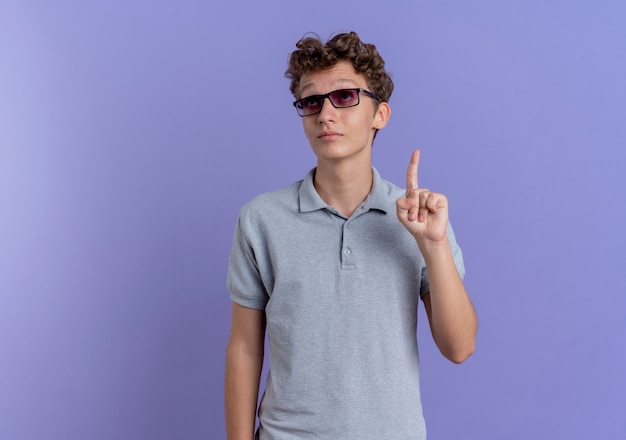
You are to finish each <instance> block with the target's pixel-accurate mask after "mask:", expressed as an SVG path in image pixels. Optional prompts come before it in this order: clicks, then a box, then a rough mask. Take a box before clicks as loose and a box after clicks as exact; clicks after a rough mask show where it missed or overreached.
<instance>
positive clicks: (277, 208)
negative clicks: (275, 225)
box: [239, 180, 302, 221]
mask: <svg viewBox="0 0 626 440" xmlns="http://www.w3.org/2000/svg"><path fill="white" fill-rule="evenodd" d="M301 184H302V180H299V181H297V182H294V183H292V184H291V185H289V186H285V187H283V188H280V189H277V190H274V191H269V192H265V193H262V194H259V195H257V196H256V197H254V198H253V199H252V200H250V201H249V202H247V203H246V204H245V205H243V206H242V207H241V209H240V211H239V218H240V220H243V221H254V220H255V219H259V218H262V217H264V216H278V215H281V214H284V213H285V212H291V211H295V210H297V209H298V199H299V197H298V193H299V189H300V186H301Z"/></svg>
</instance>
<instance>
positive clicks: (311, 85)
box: [300, 78, 357, 96]
mask: <svg viewBox="0 0 626 440" xmlns="http://www.w3.org/2000/svg"><path fill="white" fill-rule="evenodd" d="M346 83H349V84H351V85H354V86H355V87H357V83H355V82H354V80H352V79H350V78H339V79H337V80H336V81H333V84H337V85H338V86H342V85H344V84H346ZM313 86H314V84H313V83H308V84H307V85H305V86H304V87H302V90H301V91H300V96H302V95H303V94H304V92H305V91H307V90H308V89H310V88H311V87H313Z"/></svg>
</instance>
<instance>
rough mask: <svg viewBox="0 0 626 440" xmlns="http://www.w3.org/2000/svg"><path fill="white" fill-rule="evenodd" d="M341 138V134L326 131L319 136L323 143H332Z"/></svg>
mask: <svg viewBox="0 0 626 440" xmlns="http://www.w3.org/2000/svg"><path fill="white" fill-rule="evenodd" d="M341 136H343V135H342V134H341V133H337V132H336V131H324V132H322V133H321V134H320V135H319V136H318V138H319V139H321V140H323V141H332V140H335V139H337V138H339V137H341Z"/></svg>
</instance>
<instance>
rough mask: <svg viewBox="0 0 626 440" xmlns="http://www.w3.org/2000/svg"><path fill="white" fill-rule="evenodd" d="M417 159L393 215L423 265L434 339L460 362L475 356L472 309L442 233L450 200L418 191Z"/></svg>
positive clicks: (414, 157)
mask: <svg viewBox="0 0 626 440" xmlns="http://www.w3.org/2000/svg"><path fill="white" fill-rule="evenodd" d="M419 159H420V152H419V150H416V151H414V152H413V155H412V156H411V161H410V162H409V167H408V169H407V176H406V179H407V186H406V197H404V198H402V197H401V198H399V199H398V200H397V203H396V211H397V215H398V219H399V220H400V222H401V223H402V224H403V225H404V226H405V227H406V228H407V230H408V231H409V232H410V233H411V234H412V235H413V237H414V238H415V240H416V242H417V245H418V246H419V249H420V252H421V253H422V255H423V256H424V259H425V261H426V267H427V268H428V279H429V282H430V292H428V293H427V294H426V295H424V305H425V308H426V313H427V315H428V320H429V323H430V328H431V332H432V334H433V339H434V340H435V343H436V344H437V347H438V348H439V350H440V351H441V353H442V354H443V355H444V356H445V357H446V358H448V359H449V360H451V361H452V362H455V363H461V362H463V361H465V360H466V359H467V358H468V357H469V356H470V355H471V354H472V353H473V352H474V346H475V341H476V331H477V319H476V311H475V310H474V306H473V305H472V302H471V301H470V299H469V296H468V295H467V292H466V291H465V286H464V285H463V281H462V280H461V277H460V276H459V274H458V272H457V269H456V266H455V264H454V259H453V257H452V251H451V249H450V243H449V241H448V236H447V233H446V231H447V226H448V199H447V198H446V197H445V196H444V195H443V194H439V193H434V192H431V191H429V190H428V189H425V188H420V187H419V184H418V166H419Z"/></svg>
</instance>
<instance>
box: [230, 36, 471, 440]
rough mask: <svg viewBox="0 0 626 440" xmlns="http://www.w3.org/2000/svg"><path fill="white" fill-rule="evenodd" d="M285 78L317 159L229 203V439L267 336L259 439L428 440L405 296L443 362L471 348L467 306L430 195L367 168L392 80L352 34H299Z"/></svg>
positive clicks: (254, 395) (441, 210) (251, 398)
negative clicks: (301, 172)
mask: <svg viewBox="0 0 626 440" xmlns="http://www.w3.org/2000/svg"><path fill="white" fill-rule="evenodd" d="M296 47H297V50H296V51H294V52H293V53H292V54H291V58H290V62H289V68H288V70H287V73H286V76H287V77H288V78H290V79H291V91H292V93H293V94H294V96H295V98H296V101H295V103H294V105H295V108H296V110H297V112H298V114H299V115H300V116H301V117H302V124H303V126H304V132H305V134H306V137H307V138H308V140H309V143H310V145H311V148H312V149H313V152H314V153H315V155H316V156H317V166H316V167H315V168H314V169H313V170H311V171H310V172H309V174H308V175H307V176H306V177H305V178H304V180H302V181H299V182H297V183H295V184H293V185H291V186H288V187H286V188H283V189H281V190H278V191H274V192H271V193H267V194H263V195H260V196H258V197H256V198H255V199H254V200H252V201H251V202H250V203H248V204H247V205H246V206H244V207H243V208H242V210H241V212H240V216H239V220H238V224H237V229H236V231H235V237H234V242H233V248H232V252H231V258H230V263H229V271H228V287H229V289H230V291H231V297H232V299H233V305H232V327H231V335H230V340H229V342H228V349H227V355H226V380H225V409H226V425H227V432H228V439H229V440H250V439H252V438H253V436H254V428H255V415H256V410H257V399H258V391H259V383H260V375H261V368H262V363H263V355H264V336H265V331H266V330H267V332H268V333H269V349H270V372H269V376H268V379H267V384H266V389H265V393H264V395H263V399H262V402H261V405H260V408H259V412H258V413H259V422H260V426H259V429H258V431H257V436H258V437H257V438H260V439H261V440H296V439H328V440H350V439H355V440H356V439H358V440H367V439H372V440H393V439H403V440H405V439H415V440H418V439H424V438H425V437H426V431H425V425H424V420H423V417H422V409H421V403H420V391H419V362H418V352H417V341H416V324H417V306H418V298H420V297H421V298H422V300H423V302H424V306H425V309H426V313H427V316H428V319H429V322H430V328H431V331H432V335H433V338H434V340H435V342H436V344H437V346H438V347H439V349H440V350H441V352H442V354H443V355H444V356H445V357H447V358H448V359H450V360H451V361H452V362H456V363H460V362H463V361H464V360H465V359H466V358H467V357H468V356H470V354H472V352H473V350H474V342H475V336H476V326H477V324H476V315H475V311H474V308H473V306H472V303H471V301H470V299H469V297H468V295H467V293H466V291H465V288H464V286H463V282H462V276H463V273H464V268H463V259H462V255H461V250H460V249H459V247H458V246H457V244H456V241H455V238H454V234H453V232H452V229H451V228H450V226H449V224H448V202H447V199H446V197H445V196H444V195H442V194H438V193H435V192H430V191H429V190H427V189H424V188H420V187H419V184H418V164H419V157H420V156H419V151H415V152H414V153H413V155H412V157H411V159H410V162H409V165H408V170H407V175H406V182H407V186H406V189H400V188H397V187H396V186H395V185H393V184H391V183H389V182H387V181H385V180H383V179H382V178H381V177H380V175H379V174H378V172H377V171H376V170H375V169H374V168H372V163H371V160H372V143H373V141H374V137H375V135H376V133H377V131H378V130H380V129H381V128H384V127H385V125H386V124H387V122H388V120H389V116H390V114H391V110H390V107H389V104H388V100H389V97H390V95H391V92H392V90H393V83H392V81H391V79H390V77H389V75H388V74H387V72H386V71H385V69H384V62H383V60H382V58H381V57H380V55H379V54H378V52H377V50H376V48H375V46H373V45H370V44H364V43H363V42H361V41H360V39H359V37H358V36H357V34H355V33H354V32H351V33H346V34H339V35H337V36H335V37H334V38H332V39H331V40H330V41H328V42H327V43H326V44H323V43H322V42H321V41H320V40H319V39H317V38H311V37H308V38H304V39H302V40H301V41H300V42H298V43H297V45H296Z"/></svg>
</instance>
